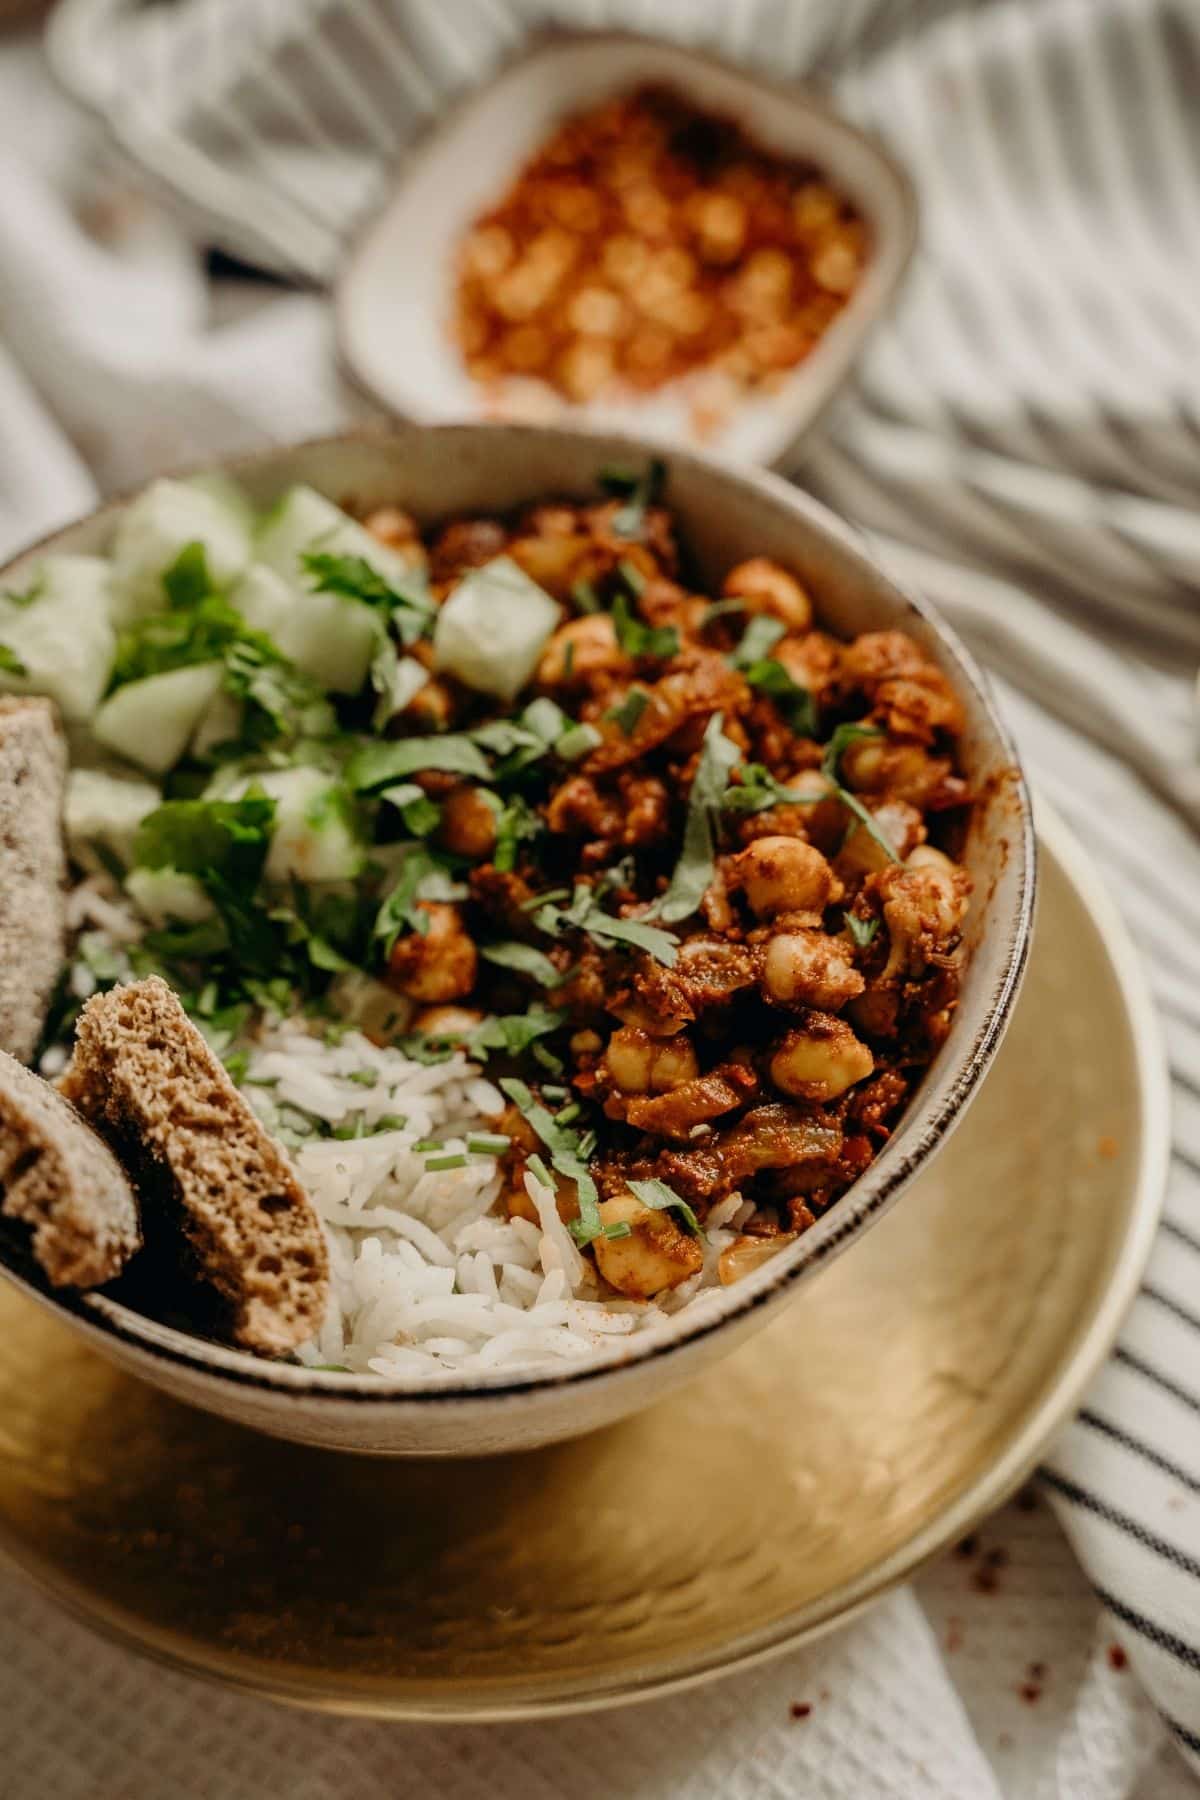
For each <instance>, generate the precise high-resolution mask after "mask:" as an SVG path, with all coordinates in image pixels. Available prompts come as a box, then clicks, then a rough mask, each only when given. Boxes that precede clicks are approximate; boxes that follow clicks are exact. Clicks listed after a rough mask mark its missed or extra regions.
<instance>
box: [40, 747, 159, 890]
mask: <svg viewBox="0 0 1200 1800" xmlns="http://www.w3.org/2000/svg"><path fill="white" fill-rule="evenodd" d="M161 805H162V795H161V793H160V792H159V790H158V789H157V788H156V787H155V785H154V783H153V782H152V781H139V780H137V778H136V777H134V776H127V775H109V774H108V773H107V772H106V771H105V770H103V769H72V770H71V772H70V774H69V775H68V776H67V791H66V798H65V801H64V805H63V825H64V828H65V830H66V834H67V848H68V850H69V851H70V853H71V855H72V857H73V858H74V859H75V861H76V862H77V863H78V864H79V865H80V867H81V868H84V869H93V870H94V869H99V868H101V867H102V866H103V859H102V857H101V856H100V855H98V853H97V852H98V850H106V851H107V852H108V853H109V855H110V856H114V857H116V859H117V861H118V862H119V863H120V864H121V866H122V868H126V869H127V868H128V867H129V865H130V863H131V862H132V861H133V840H134V838H135V837H136V836H137V829H138V826H139V825H140V824H141V822H142V820H143V819H144V818H145V817H146V815H147V814H148V813H152V812H153V811H154V809H155V807H156V806H161Z"/></svg>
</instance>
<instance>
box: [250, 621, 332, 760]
mask: <svg viewBox="0 0 1200 1800" xmlns="http://www.w3.org/2000/svg"><path fill="white" fill-rule="evenodd" d="M257 635H258V634H256V635H255V637H253V638H251V637H245V638H239V639H237V640H236V641H235V642H234V643H232V644H231V645H230V647H229V649H228V650H227V651H226V653H225V679H224V683H223V685H224V688H225V691H226V693H228V694H232V695H233V696H234V698H235V699H238V700H242V701H245V702H247V703H248V705H249V706H250V707H251V709H252V714H251V717H250V718H249V719H247V721H246V723H245V726H244V727H243V732H242V738H243V741H247V742H249V743H251V744H253V745H256V746H261V745H262V744H263V743H265V742H267V741H269V740H271V739H275V738H286V739H288V740H294V739H296V738H302V737H308V738H322V737H330V736H332V735H333V733H334V732H335V731H336V730H337V714H336V713H335V712H334V710H333V707H332V705H331V704H330V702H329V701H328V700H327V699H326V697H325V695H324V693H323V692H322V690H321V688H320V687H319V686H318V685H317V683H316V682H315V681H314V680H313V679H312V677H311V676H309V675H305V674H303V673H302V672H301V670H299V669H297V668H296V667H295V666H294V665H293V664H292V663H289V662H287V661H285V660H284V658H283V657H281V656H279V655H277V654H275V653H274V652H272V651H269V650H267V649H265V648H264V647H263V645H262V644H261V643H260V642H258V641H257Z"/></svg>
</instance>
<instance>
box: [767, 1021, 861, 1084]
mask: <svg viewBox="0 0 1200 1800" xmlns="http://www.w3.org/2000/svg"><path fill="white" fill-rule="evenodd" d="M874 1067H875V1059H874V1057H873V1056H872V1055H871V1052H870V1051H869V1050H868V1049H867V1046H866V1045H865V1044H864V1043H863V1042H862V1041H861V1039H859V1038H856V1037H855V1035H854V1033H853V1032H852V1031H851V1029H850V1027H849V1026H848V1025H847V1024H846V1022H845V1020H844V1019H838V1018H835V1017H834V1015H833V1014H832V1013H820V1012H815V1013H811V1014H810V1015H809V1018H808V1021H807V1023H806V1024H805V1025H803V1026H801V1027H798V1028H797V1029H796V1030H795V1031H789V1032H788V1033H787V1035H786V1037H784V1038H782V1039H781V1040H780V1042H779V1044H778V1045H777V1046H776V1049H775V1052H774V1054H773V1055H772V1057H771V1062H770V1074H771V1080H772V1081H773V1082H774V1083H775V1086H776V1087H777V1088H780V1089H781V1090H782V1092H783V1093H785V1094H791V1095H793V1096H794V1097H795V1098H796V1099H797V1100H811V1101H815V1102H817V1104H819V1105H823V1104H824V1103H825V1102H826V1101H828V1100H836V1099H837V1097H838V1095H839V1094H844V1093H845V1092H846V1089H847V1088H850V1087H853V1086H854V1084H855V1082H858V1081H865V1080H866V1078H867V1076H868V1075H870V1074H871V1073H872V1071H873V1069H874Z"/></svg>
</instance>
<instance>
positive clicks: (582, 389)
mask: <svg viewBox="0 0 1200 1800" xmlns="http://www.w3.org/2000/svg"><path fill="white" fill-rule="evenodd" d="M555 368H556V372H557V375H558V380H559V383H560V385H561V386H562V389H563V391H564V393H565V394H566V395H567V397H568V399H570V400H574V401H575V402H576V403H577V404H578V405H580V406H586V404H587V402H588V401H589V400H594V399H595V398H596V396H597V394H598V393H599V392H600V391H601V389H602V388H604V387H607V385H608V383H609V382H610V381H611V380H612V378H613V373H614V371H615V369H616V357H615V356H614V354H613V348H612V345H611V343H610V342H609V341H608V339H607V338H576V340H575V342H574V343H572V344H568V346H567V348H566V349H565V350H564V351H563V353H562V355H561V356H560V357H559V359H558V362H557V364H556V365H555Z"/></svg>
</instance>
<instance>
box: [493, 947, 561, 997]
mask: <svg viewBox="0 0 1200 1800" xmlns="http://www.w3.org/2000/svg"><path fill="white" fill-rule="evenodd" d="M479 954H480V956H482V958H483V960H484V962H490V963H495V964H496V966H497V968H500V969H515V970H517V972H518V973H519V974H521V975H528V976H530V977H531V978H532V979H533V980H534V981H537V982H540V983H541V985H542V986H543V987H554V986H555V985H556V984H557V983H558V982H560V981H561V980H562V976H561V975H560V974H559V972H558V970H557V969H556V968H555V966H554V964H553V963H552V962H551V961H550V958H549V957H548V956H547V955H546V953H545V951H544V950H537V949H535V948H534V946H533V945H532V944H520V943H516V942H513V943H508V942H505V943H499V944H482V945H481V946H480V949H479Z"/></svg>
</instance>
